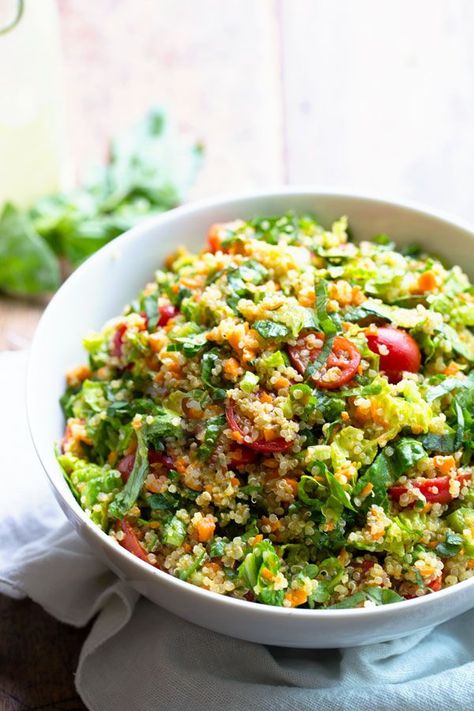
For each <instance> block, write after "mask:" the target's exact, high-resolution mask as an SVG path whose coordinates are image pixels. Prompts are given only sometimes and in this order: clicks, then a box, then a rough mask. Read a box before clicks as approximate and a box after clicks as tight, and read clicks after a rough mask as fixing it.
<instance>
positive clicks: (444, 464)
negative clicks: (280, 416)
mask: <svg viewBox="0 0 474 711" xmlns="http://www.w3.org/2000/svg"><path fill="white" fill-rule="evenodd" d="M433 463H434V465H435V467H436V469H437V470H438V471H439V472H441V474H449V472H450V471H451V470H452V469H455V467H456V460H455V459H454V457H453V456H452V455H449V456H447V457H443V456H441V455H437V456H436V457H433Z"/></svg>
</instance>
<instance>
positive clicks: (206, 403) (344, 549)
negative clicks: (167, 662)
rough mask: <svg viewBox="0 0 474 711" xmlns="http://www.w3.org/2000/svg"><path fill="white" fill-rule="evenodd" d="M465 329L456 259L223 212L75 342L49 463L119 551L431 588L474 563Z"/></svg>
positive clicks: (216, 579)
mask: <svg viewBox="0 0 474 711" xmlns="http://www.w3.org/2000/svg"><path fill="white" fill-rule="evenodd" d="M204 237H205V236H204V235H203V242H204ZM473 327H474V288H473V287H472V286H471V285H470V283H469V280H468V278H467V276H466V275H465V274H464V273H463V271H462V270H461V268H460V267H458V266H454V267H449V266H446V265H445V264H444V263H443V262H442V261H440V260H439V259H438V258H436V257H435V256H431V255H428V254H426V253H425V252H423V251H422V250H421V249H419V248H417V247H416V246H411V247H404V248H397V247H396V246H395V244H394V243H393V242H392V241H391V240H390V238H389V237H387V236H386V235H384V234H379V235H376V236H375V237H374V238H373V239H372V240H371V241H363V242H360V243H355V242H353V241H352V240H351V238H350V232H349V231H348V224H347V220H346V218H341V219H339V220H338V221H336V222H335V223H334V224H333V225H332V226H331V228H330V229H325V228H324V227H322V226H321V225H320V224H319V223H318V221H317V220H316V219H315V218H314V217H313V216H311V215H295V214H292V213H289V214H287V215H283V216H278V217H268V218H255V219H253V220H250V221H248V222H244V221H243V220H235V221H234V222H230V223H223V224H215V225H212V226H211V227H210V229H209V232H208V235H207V244H206V246H205V248H204V249H203V250H202V251H201V252H200V253H199V254H191V253H189V252H188V251H187V250H186V249H184V248H181V249H179V250H178V251H177V252H176V253H175V254H173V255H171V256H170V257H169V258H168V259H167V260H166V265H165V266H164V267H163V268H162V269H159V270H158V271H157V272H156V274H155V278H154V280H153V281H152V282H150V283H149V284H146V286H145V287H144V289H143V291H142V292H141V293H140V294H139V295H138V297H137V298H136V300H134V301H132V302H131V303H130V304H129V305H127V306H126V307H125V309H124V311H123V313H122V315H121V316H118V317H117V318H114V319H112V320H111V321H109V322H108V323H106V324H105V326H104V327H103V329H102V331H101V332H99V333H92V334H90V335H88V336H87V337H86V338H85V339H84V346H85V349H86V350H87V352H88V364H87V365H80V366H77V367H74V368H72V369H71V370H70V371H69V372H68V373H67V389H66V391H65V393H64V396H63V397H62V400H61V404H62V407H63V410H64V413H65V418H66V428H65V433H64V437H63V439H62V441H61V443H60V445H59V446H58V459H59V462H60V464H61V466H62V468H63V470H64V475H65V477H66V479H67V481H68V483H69V486H70V488H71V490H72V492H73V494H74V496H75V497H76V499H77V501H78V502H79V504H80V506H81V507H82V508H83V509H84V510H85V512H86V513H87V514H88V516H89V517H90V518H91V519H92V521H93V522H94V523H95V524H97V526H100V527H101V528H102V529H103V531H104V532H105V533H106V534H108V535H109V536H110V537H111V538H113V540H114V541H115V542H116V544H117V545H120V546H123V547H124V548H125V549H127V550H128V551H129V552H130V553H132V554H134V555H135V556H137V557H138V558H140V559H141V560H142V561H145V562H146V563H147V564H149V565H151V566H154V567H156V568H158V569H159V570H162V571H164V572H167V573H169V574H170V575H173V576H175V577H177V578H179V579H180V580H183V581H187V582H188V583H192V584H193V585H197V586H199V587H201V588H204V589H206V590H210V591H213V592H216V593H221V594H223V595H228V596H232V597H234V598H239V599H242V600H248V601H252V602H258V603H263V604H267V605H276V606H283V607H292V608H294V607H300V608H316V609H319V608H323V609H326V608H333V609H334V608H336V609H337V608H346V607H347V608H350V607H371V606H374V605H383V604H388V603H392V602H397V601H400V600H403V599H410V598H415V597H420V596H424V595H431V594H433V593H435V592H436V591H438V590H441V589H443V588H446V587H449V586H452V585H454V584H456V583H458V582H460V581H463V580H466V579H467V578H469V577H471V576H472V575H473V574H474V482H473V473H474V470H473V467H472V462H473V449H474V444H473V438H472V434H473V431H474V420H473V416H474V334H473V332H472V328H473Z"/></svg>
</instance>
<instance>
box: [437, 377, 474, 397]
mask: <svg viewBox="0 0 474 711" xmlns="http://www.w3.org/2000/svg"><path fill="white" fill-rule="evenodd" d="M462 388H474V380H473V379H472V378H469V379H466V380H461V379H460V378H446V379H445V380H442V381H441V382H440V383H438V384H437V385H433V386H432V387H430V388H429V389H428V392H427V393H426V401H427V402H430V403H431V402H434V400H438V398H440V397H443V395H447V394H448V393H451V392H453V391H454V390H461V389H462Z"/></svg>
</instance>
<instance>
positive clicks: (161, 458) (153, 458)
mask: <svg viewBox="0 0 474 711" xmlns="http://www.w3.org/2000/svg"><path fill="white" fill-rule="evenodd" d="M148 462H149V463H150V464H162V465H163V466H164V467H165V468H166V469H168V471H169V470H170V469H173V468H174V462H173V459H172V458H171V457H170V456H169V455H168V454H164V453H163V452H156V451H155V450H154V449H150V450H148ZM134 464H135V452H133V454H127V455H126V456H125V457H124V458H123V459H121V460H120V462H119V463H118V465H117V469H118V471H119V472H120V474H121V475H122V481H123V482H124V484H126V483H127V481H128V477H129V476H130V474H131V473H132V469H133V466H134Z"/></svg>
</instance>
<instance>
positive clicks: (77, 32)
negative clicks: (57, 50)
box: [0, 0, 474, 711]
mask: <svg viewBox="0 0 474 711" xmlns="http://www.w3.org/2000/svg"><path fill="white" fill-rule="evenodd" d="M58 4H59V8H60V13H61V28H62V35H63V54H64V84H65V94H66V104H67V115H68V131H67V132H68V139H69V140H68V144H69V146H70V151H71V157H72V159H73V162H74V164H75V166H76V171H77V175H78V176H82V175H84V173H85V172H86V170H87V166H88V165H90V163H91V162H93V161H94V160H96V159H100V158H103V157H104V154H105V150H106V145H107V142H108V139H109V138H110V136H111V134H113V133H114V132H115V131H117V130H118V129H120V128H121V127H123V126H125V125H127V124H128V123H129V122H131V121H133V120H135V119H136V118H138V117H139V116H141V115H142V114H143V113H144V111H145V110H146V109H147V108H148V106H149V105H150V104H151V103H154V102H158V103H161V104H163V105H164V106H166V107H167V108H169V109H171V110H172V112H173V115H174V117H175V119H176V122H177V123H178V125H179V126H180V128H181V129H182V130H183V131H185V132H191V133H192V134H193V135H195V136H196V137H198V138H199V139H201V140H202V141H203V142H204V143H205V144H206V160H205V165H204V168H203V170H202V171H201V173H200V175H199V178H198V180H197V183H196V186H195V188H194V189H193V191H192V196H191V197H193V198H198V197H202V196H210V195H214V194H217V193H224V192H228V191H231V190H239V189H242V190H249V189H252V188H257V187H260V188H261V187H265V186H270V185H276V184H281V183H284V182H291V183H311V184H315V185H325V186H334V187H336V188H337V187H341V186H342V187H352V188H354V189H356V190H358V191H369V192H372V193H375V194H377V193H379V194H389V195H392V196H395V197H397V196H398V197H402V198H403V197H407V198H412V199H413V198H414V199H417V200H422V201H423V202H425V203H428V204H431V205H432V206H434V207H436V208H438V209H443V210H448V211H451V212H453V213H457V214H459V215H460V216H463V217H465V218H467V219H468V220H469V219H471V211H472V207H471V203H472V184H473V180H472V179H473V169H472V165H473V154H474V132H473V131H472V126H473V124H474V92H473V80H474V42H473V39H474V3H472V1H471V0H450V2H449V3H448V2H446V1H445V0H417V2H413V1H412V0H399V1H398V2H397V3H388V2H380V0H357V2H354V0H337V1H335V0H259V1H258V2H255V0H226V2H222V0H199V2H196V1H195V0H140V2H135V1H134V0H95V1H94V2H89V3H85V2H81V0H58ZM43 307H44V303H42V302H36V303H31V302H28V301H13V300H11V299H5V298H3V299H0V348H3V349H5V348H7V349H9V348H10V349H17V348H24V347H26V346H27V345H28V343H29V341H30V339H31V335H32V332H33V330H34V327H35V324H36V322H37V320H38V318H39V315H40V314H41V311H42V309H43ZM85 634H86V631H77V630H72V629H70V628H67V627H65V626H64V625H60V624H59V623H57V622H56V621H54V620H52V619H51V618H50V617H48V615H46V613H44V612H43V611H41V610H40V609H39V608H37V607H36V606H35V605H33V603H29V602H27V601H23V602H14V601H10V600H8V599H6V598H2V599H0V707H1V708H2V709H5V711H6V710H8V711H10V710H15V711H18V710H19V709H38V708H41V709H45V710H46V709H82V708H84V707H83V706H82V704H81V702H80V700H79V699H78V698H77V696H76V694H75V692H74V687H73V670H74V667H75V664H76V662H77V656H78V652H79V649H80V646H81V644H82V641H83V639H84V636H85Z"/></svg>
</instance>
